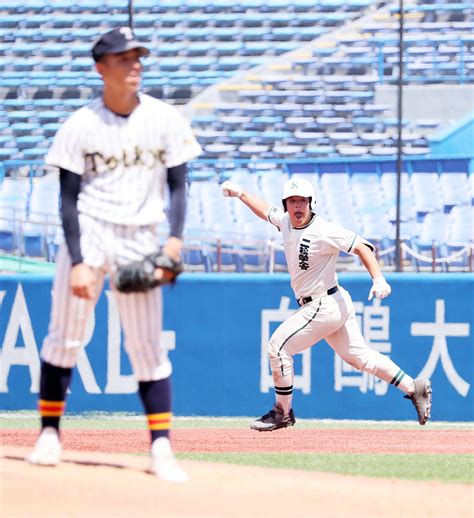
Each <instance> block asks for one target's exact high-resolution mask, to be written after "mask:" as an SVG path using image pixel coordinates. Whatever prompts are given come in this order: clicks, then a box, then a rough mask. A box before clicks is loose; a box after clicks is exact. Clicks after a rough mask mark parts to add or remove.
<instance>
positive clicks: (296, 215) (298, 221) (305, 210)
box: [286, 196, 311, 227]
mask: <svg viewBox="0 0 474 518" xmlns="http://www.w3.org/2000/svg"><path fill="white" fill-rule="evenodd" d="M286 210H287V211H288V215H289V216H290V221H291V225H292V226H293V227H302V226H304V225H306V224H307V223H308V222H309V220H310V219H311V206H310V204H309V198H304V197H303V196H290V197H289V198H287V199H286Z"/></svg>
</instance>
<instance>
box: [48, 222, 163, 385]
mask: <svg viewBox="0 0 474 518" xmlns="http://www.w3.org/2000/svg"><path fill="white" fill-rule="evenodd" d="M80 224H81V250H82V254H83V259H84V263H85V264H87V265H89V266H90V267H91V268H92V269H93V271H94V273H95V275H96V298H95V300H87V299H83V298H79V297H76V296H74V295H73V294H72V291H71V288H70V272H71V261H70V257H69V253H68V251H67V247H66V245H65V244H63V245H61V247H60V250H59V252H58V256H57V270H56V276H55V280H54V286H53V300H52V308H51V320H50V324H49V330H48V335H47V336H46V338H45V339H44V342H43V347H42V350H41V357H42V359H43V360H45V361H46V362H48V363H50V364H52V365H55V366H57V367H65V368H67V367H74V366H75V364H76V362H77V357H78V354H79V352H80V350H81V348H82V346H83V344H84V340H85V334H86V329H87V322H88V320H89V318H90V316H91V312H92V311H93V310H94V307H95V305H96V303H97V300H98V298H99V296H100V293H101V291H102V287H103V283H104V277H105V273H106V272H107V271H108V272H109V273H110V274H111V277H112V279H113V268H114V266H115V265H117V264H119V265H120V264H127V263H129V262H131V261H135V260H139V259H141V258H142V257H143V256H144V255H146V254H149V253H152V252H154V251H156V248H157V243H158V238H157V236H156V229H155V228H153V227H131V226H130V227H125V226H122V225H114V224H109V223H105V222H103V221H101V222H98V221H96V220H93V219H91V218H88V217H84V216H81V218H80ZM110 284H111V288H112V292H113V296H114V298H115V301H116V303H117V307H118V311H119V315H120V322H121V326H122V329H123V331H124V338H125V340H124V342H125V349H126V351H127V354H128V357H129V359H130V363H131V365H132V369H133V372H134V375H135V377H136V379H137V381H154V380H159V379H164V378H167V377H169V376H170V375H171V371H172V367H171V363H170V361H169V358H168V352H167V350H166V349H165V348H164V347H162V346H161V344H160V336H161V331H162V294H161V289H160V288H159V287H158V288H155V289H153V290H150V291H147V292H143V293H120V292H118V291H117V290H116V289H115V288H114V283H113V282H111V283H110Z"/></svg>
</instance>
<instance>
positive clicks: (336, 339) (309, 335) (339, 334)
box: [268, 286, 399, 387]
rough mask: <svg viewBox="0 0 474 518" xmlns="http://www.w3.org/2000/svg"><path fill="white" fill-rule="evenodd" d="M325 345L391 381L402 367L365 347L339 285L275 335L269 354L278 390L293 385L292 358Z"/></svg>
mask: <svg viewBox="0 0 474 518" xmlns="http://www.w3.org/2000/svg"><path fill="white" fill-rule="evenodd" d="M323 339H324V340H326V342H327V343H328V344H329V345H330V346H331V347H332V348H333V349H334V351H335V352H336V353H337V354H338V355H339V356H340V357H341V358H342V359H343V360H344V361H345V362H347V363H348V364H350V365H352V366H353V367H355V368H356V369H359V370H360V371H365V372H369V373H372V374H375V375H376V376H377V377H379V378H381V379H383V380H385V381H387V382H390V381H391V380H392V379H393V377H394V376H395V375H396V373H397V372H398V371H399V367H398V366H397V365H396V364H395V363H394V362H393V361H392V360H391V359H390V358H388V357H387V356H385V355H383V354H381V353H379V352H378V351H375V350H374V349H371V348H370V347H368V345H367V344H366V342H365V340H364V337H363V336H362V333H361V331H360V328H359V325H358V323H357V320H356V316H355V310H354V305H353V303H352V299H351V297H350V295H349V293H348V292H347V291H346V290H345V289H344V288H342V287H340V286H339V290H338V291H337V292H336V293H334V294H332V295H323V296H322V297H320V298H317V299H315V300H313V301H311V302H309V303H308V304H305V305H304V306H302V307H301V308H300V309H299V310H298V311H296V312H295V313H294V314H293V315H292V316H290V317H289V318H288V319H286V320H285V321H284V322H283V323H282V324H281V325H280V326H279V327H278V328H277V329H276V331H275V332H274V333H273V335H272V337H271V339H270V342H269V345H268V352H269V356H270V366H271V369H272V374H273V380H274V382H275V386H276V387H292V386H293V355H295V354H297V353H300V352H302V351H304V350H305V349H308V348H309V347H311V346H312V345H314V344H316V343H318V342H319V341H320V340H323Z"/></svg>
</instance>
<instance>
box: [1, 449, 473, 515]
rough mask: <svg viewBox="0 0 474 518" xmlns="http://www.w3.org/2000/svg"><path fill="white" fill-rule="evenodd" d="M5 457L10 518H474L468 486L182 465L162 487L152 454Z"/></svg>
mask: <svg viewBox="0 0 474 518" xmlns="http://www.w3.org/2000/svg"><path fill="white" fill-rule="evenodd" d="M29 451H30V449H29V448H28V449H27V448H20V447H11V446H4V447H2V449H1V451H0V476H1V484H0V488H1V489H0V490H1V506H0V507H1V511H2V516H5V517H10V516H16V517H33V516H34V517H40V516H41V517H48V518H52V517H59V516H61V517H64V516H80V517H81V518H83V517H95V518H98V517H108V516H114V517H117V516H124V517H125V516H127V517H128V518H130V517H132V518H140V517H145V516H159V517H160V518H165V517H170V518H171V517H181V518H183V517H189V518H190V517H193V518H194V517H203V518H204V517H205V518H214V517H215V518H229V517H238V518H250V517H262V518H269V517H270V518H278V517H282V518H283V517H284V518H288V517H308V518H310V517H312V518H314V517H315V516H322V517H336V516H337V517H344V518H347V517H351V516H360V517H362V516H363V517H365V518H368V517H372V516H380V517H389V516H390V517H397V518H400V517H410V518H413V517H426V516H430V517H435V516H439V517H446V516H456V517H464V516H466V517H471V516H472V515H471V512H472V503H473V502H472V491H471V489H472V488H471V486H468V485H461V484H441V483H435V482H413V481H410V482H407V481H402V480H382V479H369V478H365V477H353V476H346V475H335V474H328V473H312V472H303V471H294V470H292V471H290V470H287V471H285V470H276V469H268V468H259V467H254V466H235V465H228V464H214V463H206V462H195V461H182V462H181V464H182V466H183V468H184V469H185V470H186V471H187V472H188V473H189V475H190V477H191V480H190V482H187V483H185V484H172V483H169V482H163V481H160V480H159V479H157V478H156V477H155V476H153V475H150V474H148V473H147V472H146V470H147V468H148V458H147V456H143V457H142V456H133V455H125V454H121V455H117V454H107V453H94V452H75V451H65V452H64V454H63V462H62V463H61V464H60V465H59V466H57V467H54V468H50V467H39V466H32V465H30V464H28V463H27V462H26V461H25V458H26V456H27V454H28V453H29Z"/></svg>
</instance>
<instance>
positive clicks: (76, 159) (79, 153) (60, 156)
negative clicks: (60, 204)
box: [45, 112, 90, 175]
mask: <svg viewBox="0 0 474 518" xmlns="http://www.w3.org/2000/svg"><path fill="white" fill-rule="evenodd" d="M80 119H81V117H80V114H79V113H78V112H76V113H75V114H73V115H71V117H69V119H67V120H66V121H65V122H64V124H63V125H62V126H61V127H60V128H59V130H58V132H57V133H56V135H55V136H54V139H53V143H52V145H51V147H50V148H49V151H48V153H47V155H46V158H45V163H46V164H47V165H51V166H55V167H58V168H60V169H66V170H67V171H71V172H72V173H76V174H80V175H82V174H83V173H84V170H85V154H84V137H85V132H87V131H90V128H88V127H87V125H86V124H81V120H80Z"/></svg>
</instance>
